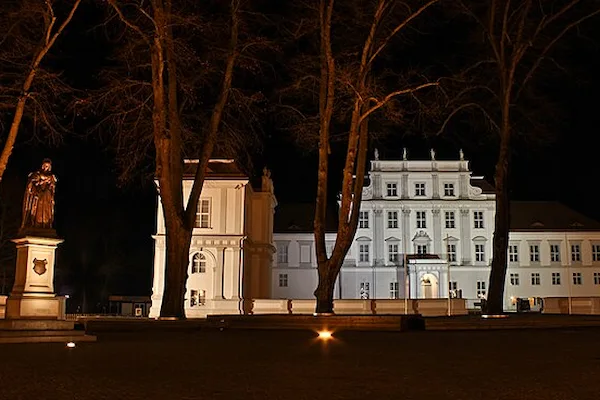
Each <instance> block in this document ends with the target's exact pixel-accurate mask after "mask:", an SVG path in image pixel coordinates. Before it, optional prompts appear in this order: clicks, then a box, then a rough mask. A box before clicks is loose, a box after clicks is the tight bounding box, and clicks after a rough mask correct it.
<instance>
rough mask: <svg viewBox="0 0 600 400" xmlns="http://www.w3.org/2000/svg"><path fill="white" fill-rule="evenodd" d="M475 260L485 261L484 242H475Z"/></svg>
mask: <svg viewBox="0 0 600 400" xmlns="http://www.w3.org/2000/svg"><path fill="white" fill-rule="evenodd" d="M475 261H477V262H485V245H484V244H476V245H475Z"/></svg>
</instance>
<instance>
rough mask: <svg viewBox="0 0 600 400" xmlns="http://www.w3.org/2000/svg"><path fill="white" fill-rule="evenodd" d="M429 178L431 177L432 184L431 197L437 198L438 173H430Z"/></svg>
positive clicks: (438, 190)
mask: <svg viewBox="0 0 600 400" xmlns="http://www.w3.org/2000/svg"><path fill="white" fill-rule="evenodd" d="M431 178H432V185H433V188H432V189H433V190H432V192H431V193H432V197H433V198H434V199H439V198H440V179H439V175H438V174H431Z"/></svg>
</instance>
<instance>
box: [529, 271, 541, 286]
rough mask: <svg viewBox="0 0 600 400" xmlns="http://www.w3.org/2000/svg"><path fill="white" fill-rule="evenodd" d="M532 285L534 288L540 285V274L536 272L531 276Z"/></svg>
mask: <svg viewBox="0 0 600 400" xmlns="http://www.w3.org/2000/svg"><path fill="white" fill-rule="evenodd" d="M531 284H532V285H533V286H538V285H540V274H539V273H537V272H534V273H532V274H531Z"/></svg>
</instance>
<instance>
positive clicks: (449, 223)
mask: <svg viewBox="0 0 600 400" xmlns="http://www.w3.org/2000/svg"><path fill="white" fill-rule="evenodd" d="M445 214H446V229H454V228H456V222H455V221H456V219H455V218H454V211H446V213H445Z"/></svg>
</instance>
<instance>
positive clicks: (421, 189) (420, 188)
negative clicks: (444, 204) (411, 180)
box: [415, 182, 425, 196]
mask: <svg viewBox="0 0 600 400" xmlns="http://www.w3.org/2000/svg"><path fill="white" fill-rule="evenodd" d="M415 196H425V183H423V182H419V183H415Z"/></svg>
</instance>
